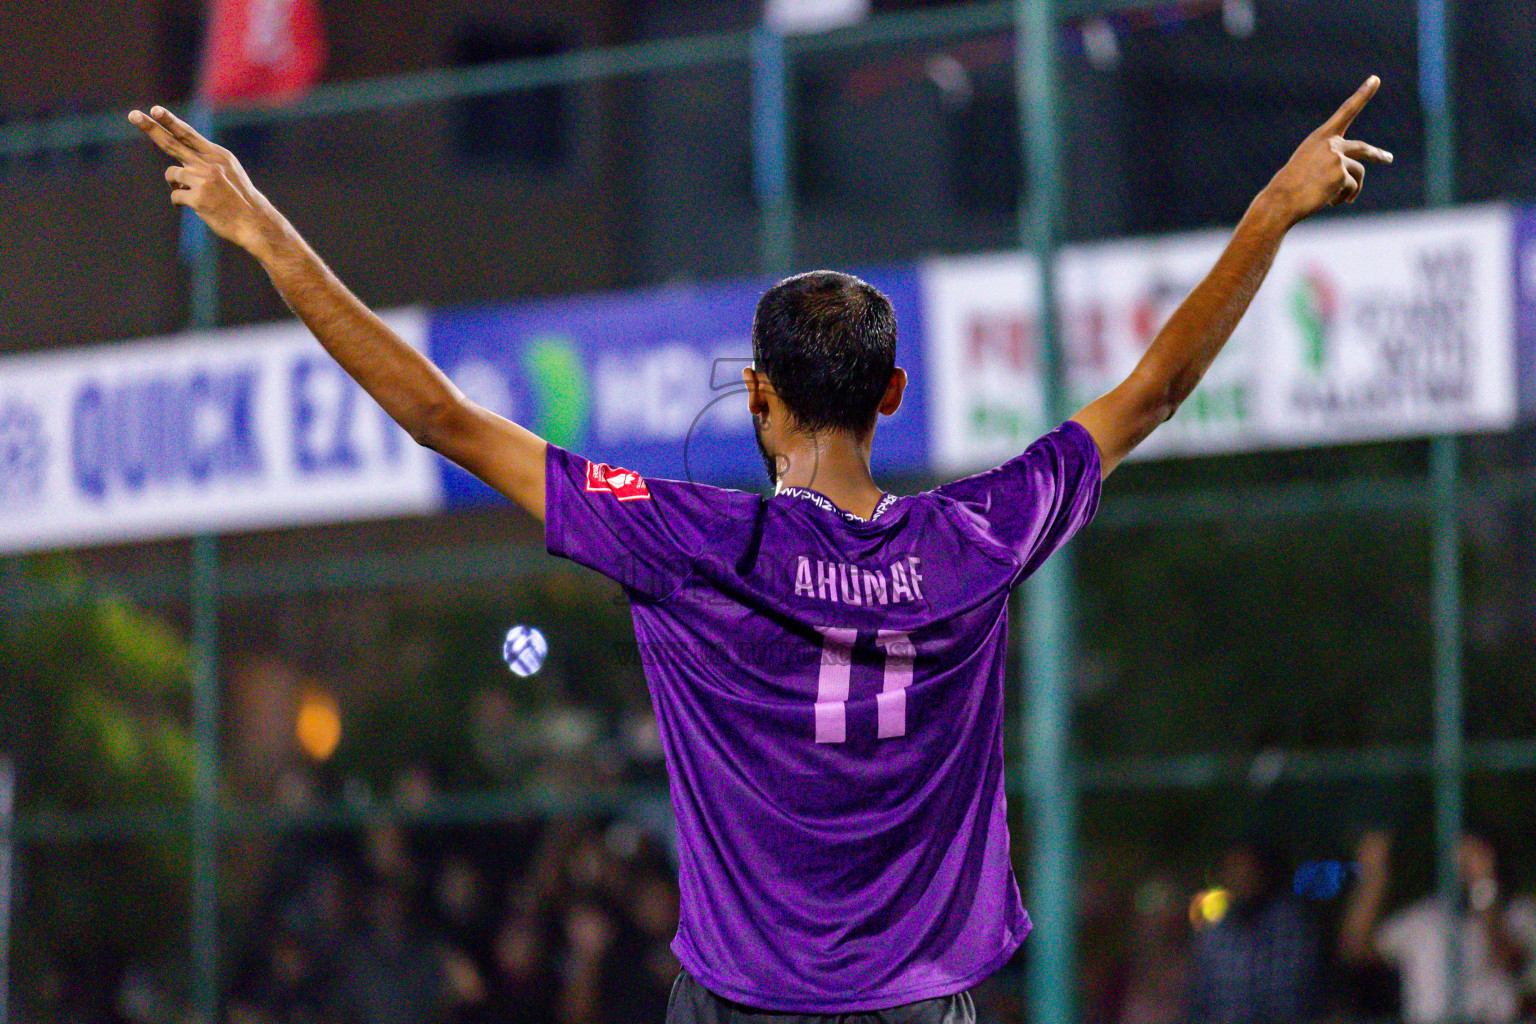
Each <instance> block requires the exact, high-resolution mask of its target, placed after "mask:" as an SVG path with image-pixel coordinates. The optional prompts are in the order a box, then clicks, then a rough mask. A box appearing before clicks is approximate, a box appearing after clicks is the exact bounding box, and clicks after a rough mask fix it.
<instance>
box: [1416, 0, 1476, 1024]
mask: <svg viewBox="0 0 1536 1024" xmlns="http://www.w3.org/2000/svg"><path fill="white" fill-rule="evenodd" d="M1451 2H1452V0H1419V8H1418V9H1419V101H1420V103H1421V104H1422V105H1423V110H1424V199H1425V202H1426V204H1427V205H1429V206H1449V205H1450V204H1451V203H1452V202H1453V201H1454V200H1455V194H1456V165H1455V155H1456V120H1455V107H1454V101H1453V98H1452V90H1451V79H1452V76H1453V72H1454V68H1455V62H1454V60H1453V53H1454V49H1453V45H1452V40H1451V13H1452V12H1451ZM1430 480H1431V486H1432V489H1433V493H1434V515H1433V523H1432V527H1431V530H1432V535H1433V554H1432V562H1431V574H1432V580H1431V592H1432V595H1433V608H1432V614H1433V630H1434V684H1435V697H1434V757H1435V763H1434V787H1435V799H1434V803H1435V855H1436V856H1435V881H1436V887H1437V889H1438V890H1439V893H1440V905H1441V907H1442V909H1443V912H1444V914H1445V927H1446V929H1447V935H1446V949H1448V950H1453V951H1454V950H1459V949H1460V948H1461V947H1460V942H1459V938H1458V935H1457V929H1458V922H1457V918H1458V917H1459V914H1460V905H1461V901H1460V891H1459V890H1460V883H1459V881H1458V880H1457V877H1456V846H1457V843H1458V842H1459V841H1460V835H1461V830H1462V807H1463V802H1464V792H1463V790H1464V786H1465V781H1466V780H1465V777H1464V773H1465V769H1466V758H1465V753H1464V749H1463V746H1464V736H1463V731H1462V727H1463V722H1462V693H1463V686H1464V680H1463V678H1462V664H1461V642H1462V588H1461V532H1460V466H1459V458H1458V449H1457V441H1456V438H1455V437H1437V438H1435V439H1434V440H1433V441H1432V442H1431V449H1430ZM1459 959H1460V957H1459V956H1457V955H1455V954H1454V953H1453V954H1452V955H1450V956H1447V957H1446V963H1445V971H1446V975H1447V977H1446V988H1445V991H1446V996H1447V998H1446V1014H1445V1016H1446V1019H1447V1020H1459V1019H1461V1017H1462V1009H1461V1007H1462V1001H1461V984H1462V979H1461V977H1460V964H1459V962H1458V961H1459Z"/></svg>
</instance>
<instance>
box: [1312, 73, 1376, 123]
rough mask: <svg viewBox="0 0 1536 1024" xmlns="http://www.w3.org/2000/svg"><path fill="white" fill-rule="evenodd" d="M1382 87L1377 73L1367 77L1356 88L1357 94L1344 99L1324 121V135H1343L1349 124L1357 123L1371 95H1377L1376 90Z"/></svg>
mask: <svg viewBox="0 0 1536 1024" xmlns="http://www.w3.org/2000/svg"><path fill="white" fill-rule="evenodd" d="M1379 88H1381V79H1380V78H1378V77H1377V76H1376V75H1372V76H1371V77H1370V78H1367V79H1366V80H1365V82H1364V84H1362V85H1361V86H1360V88H1358V89H1356V90H1355V94H1354V95H1353V96H1351V97H1350V98H1349V99H1347V100H1345V101H1344V104H1343V106H1341V107H1339V109H1338V110H1336V111H1334V112H1333V116H1332V117H1330V118H1329V119H1328V120H1327V121H1324V122H1323V126H1322V128H1320V129H1319V131H1320V132H1321V133H1322V134H1323V135H1343V134H1344V133H1345V132H1347V131H1349V126H1350V125H1352V124H1354V123H1355V118H1357V117H1359V116H1360V111H1362V110H1364V109H1365V105H1366V104H1367V103H1369V102H1371V97H1372V96H1375V95H1376V90H1377V89H1379Z"/></svg>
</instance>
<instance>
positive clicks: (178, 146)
mask: <svg viewBox="0 0 1536 1024" xmlns="http://www.w3.org/2000/svg"><path fill="white" fill-rule="evenodd" d="M156 109H158V108H156ZM128 123H129V124H131V125H133V126H134V127H135V128H137V129H139V131H141V132H143V133H144V134H145V135H147V136H149V141H151V142H153V143H154V144H155V145H156V146H158V147H160V150H161V152H163V153H165V155H166V156H168V157H170V158H171V159H173V160H180V161H182V162H183V163H185V162H186V161H188V160H191V159H193V158H194V157H195V156H196V154H194V153H193V152H192V150H191V149H189V148H188V147H187V146H186V144H185V143H183V142H182V141H181V140H180V139H178V138H176V136H174V135H172V134H171V133H170V132H169V131H168V130H167V129H166V127H165V125H163V124H161V123H160V122H159V121H157V120H155V119H154V118H153V117H150V116H149V115H148V114H146V113H144V111H142V110H134V111H130V112H129V114H128Z"/></svg>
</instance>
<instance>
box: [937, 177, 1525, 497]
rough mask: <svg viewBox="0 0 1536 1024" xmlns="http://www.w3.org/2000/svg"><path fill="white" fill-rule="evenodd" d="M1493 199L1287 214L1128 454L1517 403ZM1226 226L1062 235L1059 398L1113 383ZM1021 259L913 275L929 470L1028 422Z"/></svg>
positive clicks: (1027, 310)
mask: <svg viewBox="0 0 1536 1024" xmlns="http://www.w3.org/2000/svg"><path fill="white" fill-rule="evenodd" d="M1511 219H1512V218H1511V214H1510V211H1508V210H1507V209H1505V208H1503V207H1477V208H1470V209H1461V210H1455V211H1445V212H1439V213H1433V214H1412V215H1393V216H1383V217H1371V218H1360V219H1355V220H1349V221H1343V222H1338V223H1327V224H1318V225H1307V226H1303V227H1302V228H1299V229H1297V230H1296V231H1295V232H1293V233H1292V236H1291V237H1290V238H1288V239H1287V240H1286V242H1285V245H1284V246H1283V247H1282V248H1281V251H1280V255H1279V257H1278V258H1277V259H1276V261H1275V265H1274V267H1273V269H1272V270H1271V272H1270V275H1269V278H1268V279H1267V281H1266V282H1265V285H1264V287H1263V288H1262V289H1261V290H1260V292H1259V294H1258V296H1257V297H1256V298H1255V300H1254V303H1253V305H1252V307H1251V308H1250V309H1249V312H1248V315H1247V316H1246V317H1245V318H1244V319H1243V321H1242V322H1241V323H1240V324H1239V325H1238V327H1237V330H1236V331H1235V332H1234V334H1233V336H1232V339H1231V341H1230V342H1229V343H1228V345H1227V347H1226V349H1225V350H1223V352H1222V354H1221V357H1220V358H1219V359H1218V360H1217V361H1216V362H1215V364H1214V365H1213V366H1212V367H1211V370H1210V372H1209V373H1208V374H1207V376H1206V378H1205V380H1204V381H1203V382H1202V383H1201V385H1200V387H1199V388H1198V389H1197V390H1196V391H1195V393H1194V394H1193V395H1191V396H1190V398H1189V399H1188V400H1187V401H1186V402H1185V403H1184V405H1183V407H1182V408H1181V409H1180V410H1179V413H1178V414H1177V415H1176V416H1175V417H1174V419H1173V420H1171V421H1170V422H1169V423H1167V424H1165V425H1163V426H1162V427H1160V428H1159V429H1158V431H1157V432H1156V433H1155V434H1153V435H1152V437H1151V438H1150V439H1148V441H1147V442H1146V443H1145V444H1144V445H1143V446H1142V447H1141V448H1139V449H1137V451H1136V455H1135V457H1136V458H1158V457H1166V456H1174V455H1205V454H1215V453H1219V452H1234V451H1248V450H1255V449H1265V448H1279V447H1289V446H1296V445H1320V444H1341V443H1348V442H1354V441H1365V440H1382V439H1390V438H1404V437H1414V436H1422V435H1425V434H1432V433H1440V432H1465V431H1480V430H1497V429H1504V428H1507V427H1509V426H1510V425H1512V424H1513V422H1514V419H1515V412H1516V408H1515V387H1514V375H1515V369H1514V362H1513V360H1514V355H1513V352H1514V347H1513V333H1514V327H1513V320H1512V317H1513V309H1512V302H1511V287H1510V282H1511V266H1510V264H1511V255H1510V254H1511ZM1226 238H1227V236H1226V233H1225V232H1216V233H1202V234H1195V235H1184V236H1174V237H1169V238H1161V239H1149V240H1139V241H1129V242H1112V243H1106V244H1099V245H1089V246H1076V247H1070V248H1068V249H1065V250H1064V251H1063V252H1062V253H1061V255H1060V257H1059V262H1058V265H1057V266H1058V270H1057V280H1058V283H1059V293H1060V296H1061V305H1062V342H1063V345H1064V347H1065V358H1066V363H1067V374H1068V391H1069V395H1070V397H1071V400H1072V407H1073V408H1074V409H1075V408H1079V407H1081V406H1082V405H1084V404H1086V403H1087V402H1089V401H1091V400H1092V399H1093V398H1095V397H1097V396H1098V395H1101V394H1103V393H1104V392H1106V391H1108V390H1109V389H1110V388H1112V387H1114V386H1115V385H1116V384H1118V383H1119V382H1120V381H1121V380H1123V379H1124V377H1125V376H1126V374H1128V373H1129V372H1130V371H1131V369H1132V368H1133V367H1134V366H1135V365H1136V362H1137V360H1139V359H1140V358H1141V355H1142V353H1143V352H1145V351H1146V348H1147V346H1148V345H1149V344H1150V343H1151V341H1152V339H1153V338H1154V337H1155V336H1156V334H1157V332H1158V331H1159V330H1160V329H1161V328H1162V326H1163V324H1165V323H1166V322H1167V320H1168V317H1169V316H1170V315H1172V313H1173V311H1174V310H1175V309H1176V308H1177V307H1178V305H1179V303H1180V302H1182V301H1183V299H1184V298H1185V296H1187V295H1188V294H1189V292H1190V291H1191V290H1192V289H1193V288H1194V287H1195V285H1196V284H1198V283H1199V281H1200V280H1201V278H1203V277H1204V276H1205V274H1206V273H1207V272H1208V271H1209V270H1210V268H1211V267H1212V266H1213V265H1214V264H1215V262H1216V259H1217V257H1218V256H1219V255H1220V253H1221V250H1222V247H1223V246H1224V245H1225V244H1226ZM1036 288H1037V273H1036V271H1035V269H1034V267H1033V261H1032V260H1031V259H1030V258H1029V257H1028V256H1025V255H1022V254H1018V253H1011V254H1002V255H991V256H973V257H961V258H957V259H946V260H938V261H934V262H932V263H930V264H929V265H928V266H927V267H926V269H925V272H924V301H925V303H926V310H925V315H926V317H927V320H928V323H929V330H930V335H929V345H930V351H931V352H932V359H931V360H930V365H931V366H932V368H933V373H934V374H935V379H934V380H933V381H932V382H931V384H930V389H931V394H932V396H933V400H932V404H931V410H932V415H933V424H932V434H933V439H934V447H935V461H936V463H937V466H938V468H939V469H941V470H942V471H945V472H968V471H972V470H976V469H980V468H983V467H986V466H989V465H995V464H997V463H998V462H1000V461H1003V460H1004V459H1007V458H1010V457H1011V456H1012V455H1015V454H1017V453H1018V452H1019V451H1021V450H1023V447H1024V446H1025V445H1027V444H1028V443H1029V441H1030V440H1032V439H1033V438H1034V437H1035V436H1037V435H1038V434H1039V433H1041V432H1043V431H1044V430H1046V429H1047V428H1048V427H1049V426H1052V425H1051V424H1046V423H1045V422H1044V421H1043V418H1042V412H1041V403H1042V397H1041V390H1040V384H1039V381H1038V379H1037V377H1036V374H1037V370H1036V367H1037V366H1038V356H1037V353H1036V351H1035V350H1036V347H1037V344H1038V334H1037V320H1038V307H1037V305H1036V294H1035V293H1036Z"/></svg>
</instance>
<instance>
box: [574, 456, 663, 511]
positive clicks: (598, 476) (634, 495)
mask: <svg viewBox="0 0 1536 1024" xmlns="http://www.w3.org/2000/svg"><path fill="white" fill-rule="evenodd" d="M587 490H588V491H607V492H608V493H609V494H612V495H613V496H614V497H615V498H618V499H619V500H620V501H636V500H638V499H640V498H644V499H646V500H647V501H649V500H650V498H651V489H650V488H649V487H647V486H645V480H644V478H642V477H641V476H640V474H639V473H636V472H635V471H634V470H632V469H620V468H619V467H618V466H610V465H608V464H607V463H604V462H589V463H587Z"/></svg>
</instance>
